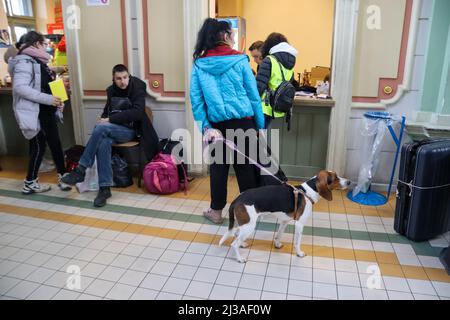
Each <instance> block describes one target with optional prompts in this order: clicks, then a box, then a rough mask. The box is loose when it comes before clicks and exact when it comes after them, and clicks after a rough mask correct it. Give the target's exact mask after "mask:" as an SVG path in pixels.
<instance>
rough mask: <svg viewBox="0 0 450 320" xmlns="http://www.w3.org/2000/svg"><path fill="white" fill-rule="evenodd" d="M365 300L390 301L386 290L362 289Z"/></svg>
mask: <svg viewBox="0 0 450 320" xmlns="http://www.w3.org/2000/svg"><path fill="white" fill-rule="evenodd" d="M362 291H363V296H364V300H388V299H389V298H388V295H387V292H386V290H376V289H365V288H363V289H362Z"/></svg>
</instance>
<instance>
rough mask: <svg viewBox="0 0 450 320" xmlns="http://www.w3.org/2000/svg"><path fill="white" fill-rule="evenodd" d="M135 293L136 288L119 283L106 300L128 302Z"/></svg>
mask: <svg viewBox="0 0 450 320" xmlns="http://www.w3.org/2000/svg"><path fill="white" fill-rule="evenodd" d="M135 291H136V287H133V286H128V285H125V284H120V283H118V284H116V285H115V286H114V287H113V288H112V289H111V291H109V292H108V294H107V295H106V298H108V299H113V300H128V299H130V297H131V296H132V295H133V293H134V292H135Z"/></svg>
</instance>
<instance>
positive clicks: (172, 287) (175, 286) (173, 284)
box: [162, 278, 191, 295]
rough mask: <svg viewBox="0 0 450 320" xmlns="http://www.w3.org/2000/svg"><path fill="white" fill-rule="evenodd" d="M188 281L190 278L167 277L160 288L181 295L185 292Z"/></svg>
mask: <svg viewBox="0 0 450 320" xmlns="http://www.w3.org/2000/svg"><path fill="white" fill-rule="evenodd" d="M190 282H191V281H190V280H186V279H177V278H169V279H168V280H167V282H166V284H165V285H164V287H163V288H162V291H164V292H167V293H174V294H179V295H183V294H184V293H185V292H186V290H187V288H188V286H189V284H190Z"/></svg>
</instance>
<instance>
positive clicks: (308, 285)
mask: <svg viewBox="0 0 450 320" xmlns="http://www.w3.org/2000/svg"><path fill="white" fill-rule="evenodd" d="M312 285H313V283H312V282H310V281H297V280H290V281H289V288H288V293H289V294H292V295H297V296H303V297H312Z"/></svg>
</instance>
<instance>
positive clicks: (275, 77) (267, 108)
mask: <svg viewBox="0 0 450 320" xmlns="http://www.w3.org/2000/svg"><path fill="white" fill-rule="evenodd" d="M268 57H269V59H270V61H271V62H272V73H271V75H270V79H269V84H268V88H269V90H271V91H275V90H277V89H278V87H279V86H280V84H281V83H282V82H283V75H282V74H281V70H283V73H284V78H285V79H286V81H290V80H291V79H292V76H293V75H294V69H287V68H285V67H284V66H283V64H281V63H278V60H277V59H276V58H275V57H274V56H268ZM280 66H281V67H280ZM266 94H267V93H266V92H264V93H263V95H262V97H261V100H262V110H263V113H264V114H265V115H268V116H270V117H272V116H274V117H275V118H282V117H284V116H285V115H286V114H285V113H283V112H273V111H272V106H271V105H270V101H269V103H267V101H265V100H266Z"/></svg>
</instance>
